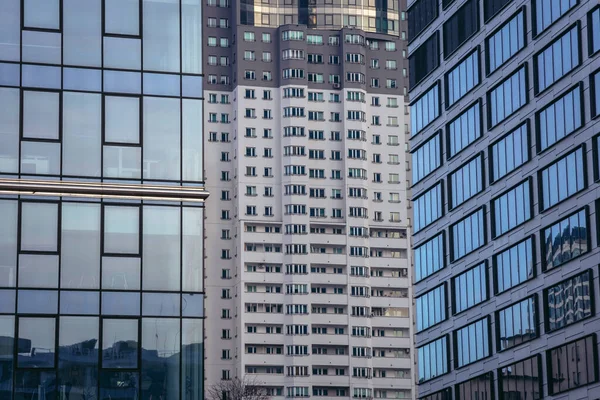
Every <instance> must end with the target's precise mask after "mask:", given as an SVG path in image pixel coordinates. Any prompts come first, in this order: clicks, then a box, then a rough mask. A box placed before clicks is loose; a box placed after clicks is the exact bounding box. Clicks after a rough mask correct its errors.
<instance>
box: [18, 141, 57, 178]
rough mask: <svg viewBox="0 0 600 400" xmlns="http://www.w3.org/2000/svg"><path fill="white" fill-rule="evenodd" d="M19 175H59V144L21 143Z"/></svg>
mask: <svg viewBox="0 0 600 400" xmlns="http://www.w3.org/2000/svg"><path fill="white" fill-rule="evenodd" d="M21 173H22V174H31V175H34V174H39V175H60V143H48V142H29V141H27V142H26V141H23V142H21Z"/></svg>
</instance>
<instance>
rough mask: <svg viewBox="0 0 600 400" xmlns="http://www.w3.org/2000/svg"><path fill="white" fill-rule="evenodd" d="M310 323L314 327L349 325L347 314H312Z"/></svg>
mask: <svg viewBox="0 0 600 400" xmlns="http://www.w3.org/2000/svg"><path fill="white" fill-rule="evenodd" d="M310 322H311V323H312V324H313V325H327V324H331V325H348V316H347V315H345V314H311V315H310Z"/></svg>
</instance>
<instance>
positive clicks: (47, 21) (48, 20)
mask: <svg viewBox="0 0 600 400" xmlns="http://www.w3.org/2000/svg"><path fill="white" fill-rule="evenodd" d="M23 5H24V9H23V10H24V17H23V19H24V20H23V23H24V24H25V27H28V28H42V29H60V1H59V0H24V3H23Z"/></svg>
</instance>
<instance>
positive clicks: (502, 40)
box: [485, 9, 527, 74]
mask: <svg viewBox="0 0 600 400" xmlns="http://www.w3.org/2000/svg"><path fill="white" fill-rule="evenodd" d="M526 40H527V39H526V32H525V10H524V9H521V11H519V12H518V13H517V14H516V15H515V16H513V17H512V18H511V19H509V20H508V21H507V22H505V23H504V25H502V26H501V27H500V28H499V29H498V30H496V31H495V32H494V33H492V35H491V36H489V37H488V38H487V39H486V40H485V43H486V68H487V73H488V74H491V73H493V72H494V71H496V70H497V69H498V68H500V66H502V65H503V64H504V63H505V62H506V61H508V60H509V59H510V58H512V57H513V56H514V55H515V54H517V53H518V52H519V50H521V49H522V48H524V47H525V44H526Z"/></svg>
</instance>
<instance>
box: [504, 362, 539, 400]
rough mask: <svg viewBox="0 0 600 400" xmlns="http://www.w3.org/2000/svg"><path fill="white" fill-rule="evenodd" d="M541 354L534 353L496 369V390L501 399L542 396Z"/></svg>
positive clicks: (534, 399) (534, 398)
mask: <svg viewBox="0 0 600 400" xmlns="http://www.w3.org/2000/svg"><path fill="white" fill-rule="evenodd" d="M541 374H542V356H541V355H539V354H538V355H536V356H533V357H530V358H527V359H525V360H521V361H518V362H516V363H513V364H509V365H507V366H505V367H502V368H499V369H498V392H499V393H500V398H501V399H503V400H510V399H530V400H539V399H541V398H542V397H543V394H544V392H543V380H542V376H541Z"/></svg>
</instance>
